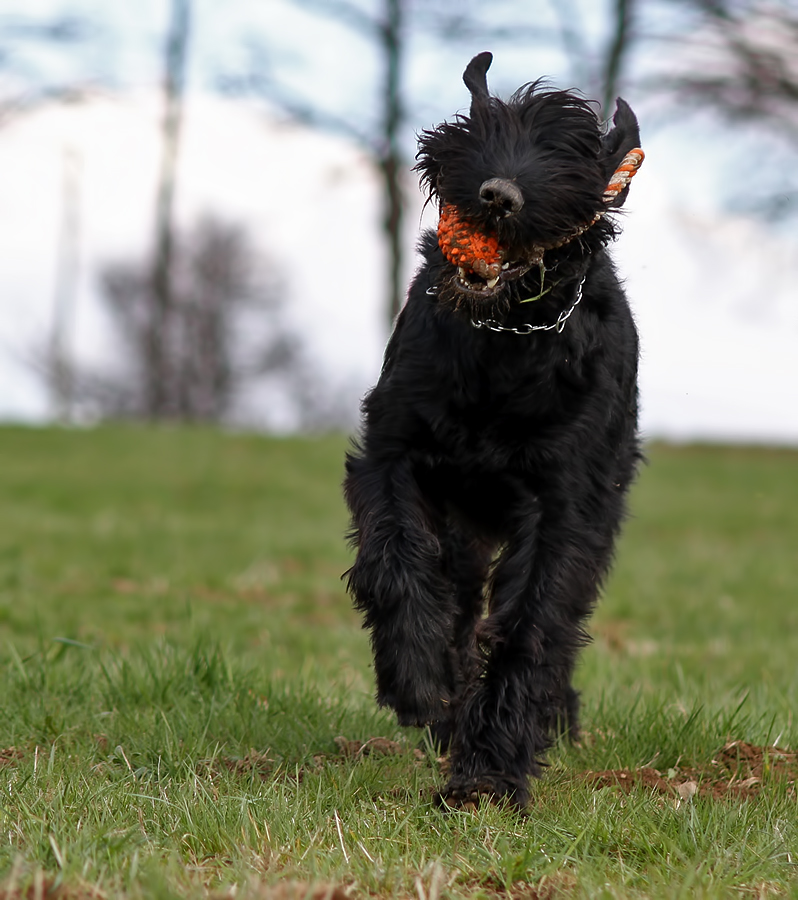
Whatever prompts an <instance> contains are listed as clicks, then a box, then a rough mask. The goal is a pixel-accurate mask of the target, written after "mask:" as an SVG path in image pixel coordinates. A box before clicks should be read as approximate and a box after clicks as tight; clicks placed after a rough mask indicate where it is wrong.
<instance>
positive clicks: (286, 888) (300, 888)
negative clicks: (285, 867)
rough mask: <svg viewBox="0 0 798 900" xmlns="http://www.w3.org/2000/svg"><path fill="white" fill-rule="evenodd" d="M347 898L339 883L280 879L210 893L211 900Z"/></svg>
mask: <svg viewBox="0 0 798 900" xmlns="http://www.w3.org/2000/svg"><path fill="white" fill-rule="evenodd" d="M234 898H235V900H242V898H243V900H349V894H348V893H347V891H346V890H345V889H344V888H343V887H341V886H340V885H335V884H313V883H310V882H306V881H280V882H278V883H277V884H261V885H257V886H248V887H247V889H245V890H244V891H243V893H242V892H241V891H240V890H237V889H234V890H230V891H226V892H223V893H216V894H212V895H211V900H234Z"/></svg>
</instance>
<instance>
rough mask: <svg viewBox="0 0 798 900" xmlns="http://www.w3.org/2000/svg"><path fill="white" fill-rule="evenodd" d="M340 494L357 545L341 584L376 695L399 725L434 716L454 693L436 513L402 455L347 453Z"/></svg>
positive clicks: (440, 715) (447, 591) (449, 612)
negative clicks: (356, 618)
mask: <svg viewBox="0 0 798 900" xmlns="http://www.w3.org/2000/svg"><path fill="white" fill-rule="evenodd" d="M344 493H345V496H346V501H347V504H348V506H349V509H350V511H351V513H352V541H353V543H354V545H355V546H356V548H357V557H356V559H355V563H354V565H353V566H352V568H351V569H350V570H349V572H348V573H347V576H348V588H349V591H350V593H351V594H352V596H353V598H354V601H355V605H356V606H357V608H358V609H360V610H361V611H362V612H363V613H364V614H365V625H366V626H367V627H368V628H370V629H371V644H372V649H373V651H374V668H375V671H376V676H377V701H378V702H379V703H380V704H381V705H382V706H390V707H391V708H393V709H394V710H395V711H396V713H397V716H398V718H399V722H400V723H401V724H402V725H425V724H429V723H434V722H439V721H441V720H443V719H445V718H446V717H447V714H448V706H449V703H450V702H451V700H452V697H453V694H454V691H455V671H456V659H455V654H454V650H453V648H452V637H451V634H452V618H453V608H452V606H453V604H452V597H451V586H450V585H449V583H448V581H447V579H446V578H445V577H444V575H443V573H442V560H441V556H442V553H441V546H440V541H439V539H438V537H437V534H436V523H435V513H434V511H433V510H432V508H431V506H430V505H429V503H427V502H425V498H424V497H423V495H422V493H421V490H420V488H419V485H418V483H417V481H416V479H415V477H414V475H413V471H412V467H411V465H410V463H409V461H408V460H407V458H406V457H404V458H402V459H393V460H389V461H383V460H381V461H379V462H377V461H374V460H372V459H370V458H368V457H367V456H365V455H363V456H350V457H349V458H348V460H347V476H346V480H345V482H344Z"/></svg>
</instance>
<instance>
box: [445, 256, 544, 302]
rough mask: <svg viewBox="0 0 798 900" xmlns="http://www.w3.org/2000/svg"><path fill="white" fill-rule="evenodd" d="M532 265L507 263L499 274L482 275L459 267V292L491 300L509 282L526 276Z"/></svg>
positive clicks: (503, 264) (456, 281) (457, 281)
mask: <svg viewBox="0 0 798 900" xmlns="http://www.w3.org/2000/svg"><path fill="white" fill-rule="evenodd" d="M529 269H530V264H529V263H525V262H512V263H511V262H505V263H502V264H501V268H500V270H499V273H498V274H494V273H493V272H490V273H488V274H486V275H482V274H480V273H479V272H475V271H474V270H473V269H468V268H466V267H465V266H461V265H458V266H457V275H456V276H455V283H456V285H457V288H458V290H460V291H462V292H463V293H465V294H470V295H471V296H473V297H484V298H486V299H487V298H489V297H493V296H495V295H496V294H497V293H499V291H501V290H502V288H503V287H504V285H505V284H506V283H507V282H509V281H515V280H517V279H518V278H520V277H521V276H522V275H525V274H526V273H527V272H528V271H529Z"/></svg>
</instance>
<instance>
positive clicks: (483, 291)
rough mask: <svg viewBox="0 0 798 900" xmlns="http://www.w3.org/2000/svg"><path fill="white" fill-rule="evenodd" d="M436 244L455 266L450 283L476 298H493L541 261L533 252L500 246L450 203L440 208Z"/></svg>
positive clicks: (493, 235)
mask: <svg viewBox="0 0 798 900" xmlns="http://www.w3.org/2000/svg"><path fill="white" fill-rule="evenodd" d="M438 244H439V246H440V248H441V251H442V252H443V255H444V256H445V257H446V259H447V260H448V261H449V262H450V263H451V264H452V265H453V266H454V267H455V270H456V272H455V275H454V278H453V279H452V282H453V286H454V287H455V288H456V289H457V290H458V291H460V292H461V293H464V294H468V295H469V296H470V297H472V298H475V299H490V298H493V297H495V296H496V295H497V294H499V293H500V292H501V291H502V290H503V288H504V286H505V285H506V284H507V283H508V282H512V281H516V280H517V279H519V278H521V276H523V275H525V274H526V273H527V272H528V271H529V269H530V268H531V267H532V266H533V265H535V264H537V263H539V261H540V260H539V259H538V258H537V254H535V253H534V252H532V253H531V254H526V255H524V254H521V253H518V252H513V251H511V250H510V249H509V248H507V247H505V246H502V245H501V244H500V243H499V240H498V237H497V236H496V235H495V234H490V233H487V232H485V231H482V230H481V229H480V228H479V226H478V225H477V224H476V223H475V222H473V221H470V220H468V219H464V218H461V217H460V215H459V214H458V212H457V210H456V209H455V207H454V206H452V205H451V204H445V205H444V206H443V207H442V209H441V215H440V220H439V222H438ZM536 249H537V248H533V250H536ZM527 257H528V258H527Z"/></svg>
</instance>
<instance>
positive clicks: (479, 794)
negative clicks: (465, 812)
mask: <svg viewBox="0 0 798 900" xmlns="http://www.w3.org/2000/svg"><path fill="white" fill-rule="evenodd" d="M436 800H437V803H438V805H439V806H441V807H443V808H447V809H470V810H473V809H476V808H477V807H478V806H480V805H482V804H484V803H492V804H494V805H496V806H505V805H509V806H512V807H514V808H515V809H517V810H523V809H525V808H526V806H527V804H528V803H529V790H528V788H527V786H526V784H518V783H517V782H516V781H515V780H513V779H510V778H502V777H500V776H498V777H497V776H484V777H482V778H452V779H451V780H450V781H449V782H448V783H447V784H446V786H445V787H444V788H443V790H442V791H441V792H440V793H439V794H438V795H437V797H436Z"/></svg>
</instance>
